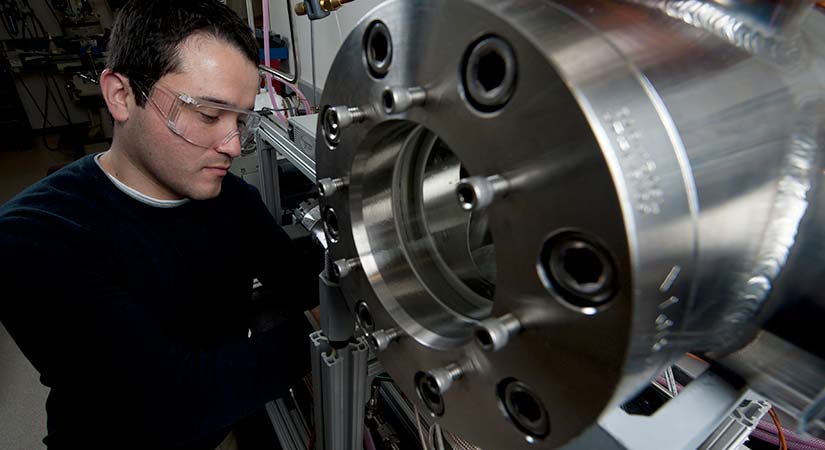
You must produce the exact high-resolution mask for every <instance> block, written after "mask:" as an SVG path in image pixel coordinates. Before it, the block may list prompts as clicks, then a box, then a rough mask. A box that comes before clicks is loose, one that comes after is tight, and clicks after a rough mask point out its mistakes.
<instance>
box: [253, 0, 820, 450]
mask: <svg viewBox="0 0 825 450" xmlns="http://www.w3.org/2000/svg"><path fill="white" fill-rule="evenodd" d="M307 11H309V8H307ZM823 30H825V16H823V15H822V14H821V13H819V12H816V10H815V7H814V2H813V1H785V2H775V1H768V0H758V1H747V2H746V1H726V2H721V1H711V0H687V1H668V0H630V1H607V0H589V1H573V0H570V1H565V0H555V1H551V0H532V1H530V0H502V1H495V2H490V1H481V0H416V1H401V0H396V1H388V2H385V3H383V4H382V5H381V6H379V7H378V8H376V9H374V10H372V11H371V12H370V13H368V14H367V16H366V17H365V18H364V19H363V20H362V21H361V22H360V24H359V25H358V26H357V27H356V28H355V30H354V31H353V32H352V33H351V34H350V35H349V37H348V38H347V39H346V40H345V42H344V43H343V45H342V47H341V49H340V50H339V52H338V54H337V57H336V58H335V61H334V63H333V64H332V68H331V71H330V74H329V76H328V80H330V81H329V83H327V88H326V89H325V90H324V93H323V98H322V100H321V105H324V107H323V110H322V111H321V115H320V120H319V125H318V132H317V138H316V141H315V148H314V156H315V158H314V162H313V165H312V169H313V170H312V172H313V173H314V172H315V170H317V179H318V188H319V195H320V206H321V208H320V217H321V220H322V222H323V225H324V229H325V234H326V241H327V242H328V244H329V254H330V261H332V262H333V265H334V269H335V273H336V278H337V283H338V284H339V285H340V290H341V292H342V293H343V296H342V297H343V299H344V300H343V301H344V302H346V305H347V309H348V311H349V314H351V317H352V318H353V319H354V320H355V321H356V322H357V324H358V330H360V332H361V333H363V334H365V335H366V337H367V341H368V342H370V343H371V346H372V348H373V350H374V351H375V352H377V353H378V357H379V359H380V361H381V363H382V365H383V367H384V368H385V369H386V370H387V371H388V373H389V374H390V375H391V376H392V378H393V380H394V381H395V382H396V383H397V386H398V388H400V390H401V391H403V392H404V394H406V396H407V397H408V398H409V399H411V400H412V401H413V402H414V404H415V407H416V408H417V409H418V410H420V411H421V412H422V413H424V414H425V415H426V416H427V420H431V421H433V422H435V423H437V424H439V425H440V426H441V427H443V428H444V429H446V430H449V431H450V432H452V433H454V434H456V435H458V436H460V437H461V438H462V439H464V440H466V441H469V442H471V443H473V444H475V445H479V446H482V447H484V448H490V449H527V448H536V447H538V448H556V447H561V446H568V448H616V449H618V448H633V449H641V448H650V449H654V448H656V449H661V448H697V447H700V446H703V448H736V447H737V446H738V445H739V444H741V442H742V440H743V439H744V436H747V435H748V434H749V433H751V432H753V433H757V432H764V429H761V428H760V429H757V424H759V423H761V422H760V421H761V420H763V416H765V414H766V412H767V411H768V410H769V409H770V408H769V406H770V404H772V405H773V406H775V407H776V409H778V410H779V411H780V413H781V416H782V426H783V427H786V428H788V429H792V430H794V431H795V432H796V433H799V434H800V435H805V436H808V437H810V436H819V437H825V359H823V358H825V339H823V338H822V336H821V333H820V332H819V331H818V329H819V327H820V326H821V323H822V321H823V319H825V295H823V291H825V290H823V280H825V248H823V247H824V246H825V192H823V189H825V185H823V183H822V181H823V174H824V173H825V172H823V163H824V161H823V157H825V151H824V150H823V149H824V148H825V147H823V140H824V139H825V98H824V97H825V86H823V82H825V81H823V80H825V58H824V57H823V50H825V33H824V32H823ZM295 125H296V123H293V127H294V126H295ZM301 126H302V127H303V125H301ZM264 128H265V130H264V132H267V131H266V127H264ZM268 136H269V137H268V138H267V139H268V140H269V141H272V142H276V141H277V142H280V141H282V140H283V139H282V138H280V137H278V136H277V133H274V132H271V133H269V134H268ZM298 145H300V144H298ZM284 146H286V147H289V146H291V148H296V147H297V146H296V145H295V143H292V142H288V143H286V144H284ZM301 153H303V154H306V153H308V152H305V151H301ZM316 165H317V166H316ZM351 320H352V319H351ZM688 352H691V353H692V354H698V355H700V357H701V358H699V357H696V356H693V358H696V359H702V360H703V362H702V365H701V367H700V368H699V369H696V368H695V367H691V366H692V364H693V363H692V362H691V361H694V362H698V361H697V360H696V359H693V358H688V357H685V356H684V355H685V354H686V353H688ZM704 361H708V362H709V364H708V363H705V362H704ZM674 364H675V366H674ZM660 374H661V377H660ZM651 386H653V387H651ZM657 386H658V387H657ZM354 389H355V388H354ZM358 389H360V388H358ZM649 389H653V391H649ZM361 393H362V394H363V392H361ZM373 397H375V396H374V395H373ZM373 412H374V411H373ZM416 417H417V415H416ZM373 422H375V421H373ZM777 423H778V418H777ZM381 424H382V422H380V421H378V422H377V424H376V423H374V424H373V425H374V427H375V429H381V426H382V425H381ZM418 428H419V431H422V430H421V427H420V426H419V427H418ZM774 429H775V430H777V431H779V432H780V433H779V435H782V436H784V434H782V433H781V430H782V428H781V427H779V426H776V427H775V428H774ZM753 430H757V431H753ZM433 434H437V435H438V436H441V434H440V432H439V433H435V432H433ZM419 435H420V436H421V437H422V439H421V441H422V443H424V442H426V439H425V436H426V433H425V432H423V431H422V432H420V433H419ZM370 439H371V438H370ZM782 439H785V438H784V437H782ZM437 441H438V439H435V440H433V442H435V443H437ZM390 442H394V441H392V439H390ZM454 442H455V441H454ZM391 445H392V444H391ZM436 446H437V445H436ZM327 450H331V449H330V448H327Z"/></svg>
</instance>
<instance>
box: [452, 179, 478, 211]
mask: <svg viewBox="0 0 825 450" xmlns="http://www.w3.org/2000/svg"><path fill="white" fill-rule="evenodd" d="M456 194H458V201H459V203H461V208H463V209H465V210H467V211H469V210H471V209H473V206H475V203H476V193H475V190H473V187H472V186H470V185H469V184H461V185H459V186H458V189H456Z"/></svg>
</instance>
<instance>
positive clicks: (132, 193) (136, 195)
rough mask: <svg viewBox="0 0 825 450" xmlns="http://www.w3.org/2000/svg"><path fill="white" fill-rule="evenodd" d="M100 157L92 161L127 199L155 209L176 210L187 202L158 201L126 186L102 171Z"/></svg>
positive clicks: (185, 200)
mask: <svg viewBox="0 0 825 450" xmlns="http://www.w3.org/2000/svg"><path fill="white" fill-rule="evenodd" d="M101 156H103V153H98V154H97V155H95V158H94V159H95V164H97V167H100V170H101V171H103V173H105V174H106V177H108V178H109V179H110V180H112V183H114V185H115V187H117V188H118V189H120V190H121V191H122V192H123V193H124V194H126V195H128V196H129V197H132V198H133V199H135V200H137V201H139V202H141V203H144V204H146V205H149V206H154V207H155V208H176V207H178V206H181V205H183V204H186V203H188V202H189V199H188V198H183V199H180V200H160V199H157V198H154V197H150V196H148V195H146V194H144V193H142V192H140V191H138V190H136V189H134V188H131V187H129V186H127V185H126V184H124V183H123V182H122V181H120V180H118V179H117V178H115V177H113V176H112V175H110V174H109V172H106V169H104V168H103V165H102V164H100V157H101Z"/></svg>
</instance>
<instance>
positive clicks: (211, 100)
mask: <svg viewBox="0 0 825 450" xmlns="http://www.w3.org/2000/svg"><path fill="white" fill-rule="evenodd" d="M198 100H203V101H205V102H212V103H217V104H219V105H225V106H229V107H231V108H237V109H246V110H250V111H251V110H252V109H253V108H255V105H250V106H249V107H248V108H244V107H243V106H237V105H235V104H234V103H232V102H228V101H226V100H222V99H220V98H216V97H209V96H207V97H198Z"/></svg>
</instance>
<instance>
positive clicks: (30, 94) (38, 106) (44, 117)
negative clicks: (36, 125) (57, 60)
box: [17, 75, 54, 127]
mask: <svg viewBox="0 0 825 450" xmlns="http://www.w3.org/2000/svg"><path fill="white" fill-rule="evenodd" d="M17 78H18V79H19V80H20V84H21V85H23V89H25V90H26V92H27V93H28V94H29V98H30V99H31V100H32V103H33V104H34V106H35V108H37V111H39V112H40V114H41V115H42V116H43V119H44V122H45V123H47V124H49V126H50V127H54V124H53V123H51V121H49V118H48V116H47V115H46V113H44V112H43V109H42V108H40V105H39V104H37V99H36V98H34V94H32V91H31V89H29V86H28V85H27V84H26V81H25V80H23V77H22V76H19V75H18V76H17ZM47 105H48V104H47Z"/></svg>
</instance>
